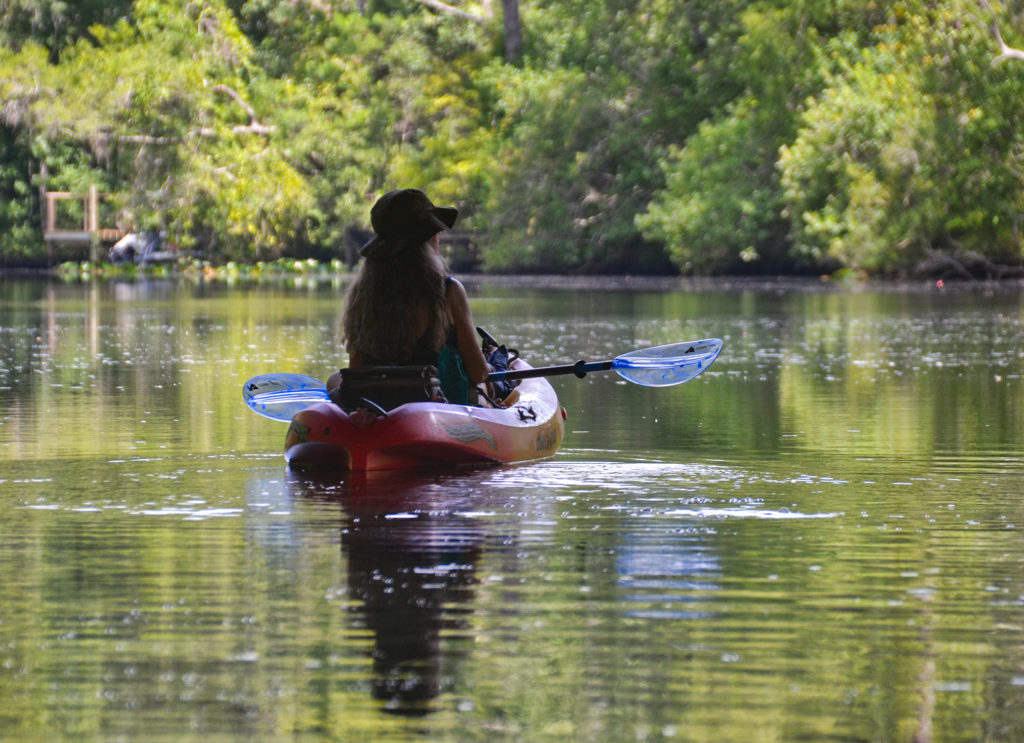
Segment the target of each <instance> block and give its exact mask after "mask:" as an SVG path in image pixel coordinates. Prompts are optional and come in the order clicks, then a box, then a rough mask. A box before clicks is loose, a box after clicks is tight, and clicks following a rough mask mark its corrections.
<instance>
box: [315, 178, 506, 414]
mask: <svg viewBox="0 0 1024 743" xmlns="http://www.w3.org/2000/svg"><path fill="white" fill-rule="evenodd" d="M457 217H458V210H457V209H456V208H455V207H452V206H435V205H434V204H433V202H431V200H430V199H429V198H428V197H427V195H426V194H425V193H423V191H420V190H418V189H412V188H407V189H402V190H399V191H389V192H388V193H386V194H384V195H383V196H381V197H380V199H378V200H377V202H376V203H375V204H374V205H373V208H372V209H371V211H370V222H371V224H372V226H373V230H374V233H375V235H374V237H373V239H371V240H370V241H369V242H368V243H367V244H366V245H365V246H364V247H363V248H362V250H361V251H360V254H361V255H362V256H363V261H362V262H361V263H360V265H359V269H358V271H357V273H356V276H355V279H354V280H353V282H352V285H351V287H350V288H349V290H348V295H347V297H346V301H345V312H344V316H343V319H342V335H343V338H344V343H345V347H346V350H347V351H348V354H349V366H350V368H359V367H366V366H381V365H403V366H405V365H408V366H435V367H437V373H438V376H439V378H440V386H441V390H442V391H443V393H444V395H445V399H446V400H447V401H448V402H453V403H460V404H466V403H470V404H472V403H474V402H475V399H473V398H474V397H475V395H474V392H475V386H476V385H477V384H480V383H483V382H484V381H486V379H487V375H488V372H489V371H490V370H489V368H488V365H487V360H486V359H485V358H484V355H483V352H482V350H481V348H480V346H479V344H478V341H477V336H476V326H475V324H474V322H473V313H472V311H471V310H470V307H469V298H468V296H467V295H466V289H465V287H463V285H462V284H461V283H460V282H459V281H458V280H457V279H455V278H453V277H451V276H448V275H447V267H446V266H445V263H444V260H443V259H442V257H441V250H440V233H441V232H442V231H444V230H447V229H450V228H451V227H452V225H454V224H455V220H456V218H457ZM342 376H343V375H342V373H341V372H335V373H333V374H332V375H331V376H330V378H328V380H327V389H328V392H329V393H330V394H331V398H332V399H334V400H335V401H336V402H339V404H342V396H341V393H340V387H341V384H342ZM410 402H411V400H410ZM343 407H344V405H343Z"/></svg>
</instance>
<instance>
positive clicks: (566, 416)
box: [562, 408, 569, 420]
mask: <svg viewBox="0 0 1024 743" xmlns="http://www.w3.org/2000/svg"><path fill="white" fill-rule="evenodd" d="M562 420H569V414H568V413H566V412H565V408H562Z"/></svg>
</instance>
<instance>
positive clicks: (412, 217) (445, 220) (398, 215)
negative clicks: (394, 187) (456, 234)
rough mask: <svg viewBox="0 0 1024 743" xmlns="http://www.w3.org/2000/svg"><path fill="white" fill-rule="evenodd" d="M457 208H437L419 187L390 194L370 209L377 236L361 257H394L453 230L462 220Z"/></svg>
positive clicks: (361, 253) (381, 198)
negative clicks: (406, 249)
mask: <svg viewBox="0 0 1024 743" xmlns="http://www.w3.org/2000/svg"><path fill="white" fill-rule="evenodd" d="M458 216H459V210H458V209H456V208H455V207H454V206H435V205H434V203H433V202H432V201H431V200H430V199H429V198H427V195H426V194H425V193H423V192H422V191H420V190H419V189H418V188H403V189H401V190H399V191H388V192H387V193H386V194H384V195H383V196H381V197H380V198H379V199H377V203H376V204H374V205H373V208H372V209H370V225H371V226H372V227H373V231H374V232H376V233H377V234H376V235H374V237H373V239H372V240H370V242H368V243H366V245H364V246H363V248H362V250H360V251H359V254H360V255H362V256H365V257H368V258H390V257H391V256H393V255H395V254H396V253H398V252H399V251H401V250H402V249H404V248H406V247H408V246H410V245H420V244H422V243H425V242H426V241H427V240H429V239H430V238H432V237H433V236H434V235H436V234H437V233H438V232H441V231H443V230H448V229H451V227H452V225H454V224H455V220H456V219H458Z"/></svg>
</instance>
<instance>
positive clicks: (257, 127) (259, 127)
mask: <svg viewBox="0 0 1024 743" xmlns="http://www.w3.org/2000/svg"><path fill="white" fill-rule="evenodd" d="M213 90H214V91H215V92H217V93H223V94H224V95H226V96H228V97H229V98H232V99H233V100H234V101H235V103H237V104H238V105H239V106H241V107H242V108H243V109H244V110H245V112H246V113H247V114H248V115H249V123H248V124H239V125H238V126H236V127H234V128H233V129H232V130H231V131H233V132H235V133H236V134H244V133H247V132H251V133H253V134H270V133H271V132H272V131H274V129H276V127H273V126H267V125H266V124H261V123H260V122H259V121H257V120H256V111H255V110H254V109H253V107H252V106H250V105H249V103H248V102H247V101H246V100H245V99H244V98H242V96H240V95H239V94H238V92H237V91H236V90H235V89H234V88H229V87H228V86H227V85H224V84H223V83H220V84H218V85H216V86H214V88H213Z"/></svg>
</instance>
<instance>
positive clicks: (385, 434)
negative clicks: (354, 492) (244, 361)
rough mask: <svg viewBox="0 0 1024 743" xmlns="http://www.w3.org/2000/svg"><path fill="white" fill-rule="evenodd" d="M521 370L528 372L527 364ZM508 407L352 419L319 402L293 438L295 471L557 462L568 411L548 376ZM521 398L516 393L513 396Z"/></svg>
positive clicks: (361, 414) (422, 408) (521, 390)
mask: <svg viewBox="0 0 1024 743" xmlns="http://www.w3.org/2000/svg"><path fill="white" fill-rule="evenodd" d="M512 368H513V369H528V368H530V366H529V365H528V364H527V363H526V362H524V361H523V360H521V359H517V360H516V361H515V362H514V363H513V364H512ZM515 392H516V393H518V399H516V401H515V402H514V403H512V404H511V405H509V407H507V408H483V407H475V406H471V405H452V404H449V403H436V402H411V403H406V404H405V405H401V406H399V407H397V408H395V409H394V410H391V411H389V412H388V413H387V414H382V413H380V412H379V411H375V410H368V409H359V410H355V411H353V412H352V413H346V412H345V411H344V410H342V409H341V408H340V407H338V406H337V405H335V404H334V403H332V402H317V403H314V404H312V405H310V406H309V407H306V408H305V409H303V410H301V411H299V412H298V413H296V414H295V415H294V416H293V417H292V419H291V425H290V426H289V427H288V435H287V437H286V438H285V459H286V460H287V461H288V463H289V464H291V465H293V466H299V467H302V466H330V467H335V468H340V469H345V470H352V471H365V470H394V469H421V468H428V467H450V466H458V465H483V464H503V463H508V462H526V461H530V460H535V459H544V458H545V457H550V456H552V455H553V454H554V453H555V452H556V451H558V447H559V446H560V445H561V443H562V438H563V436H564V434H565V422H564V418H565V413H564V411H563V410H562V409H561V407H560V406H559V404H558V397H557V395H556V394H555V390H554V388H553V387H552V386H551V384H550V383H549V382H548V381H547V379H545V378H543V377H536V378H532V379H524V380H523V381H522V382H521V383H520V385H519V386H518V387H517V388H516V391H515ZM513 394H515V393H513Z"/></svg>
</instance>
